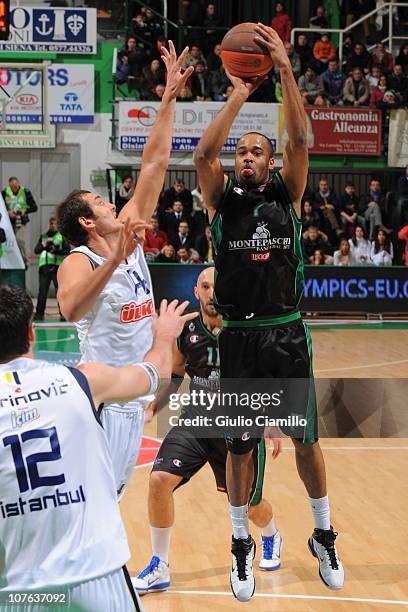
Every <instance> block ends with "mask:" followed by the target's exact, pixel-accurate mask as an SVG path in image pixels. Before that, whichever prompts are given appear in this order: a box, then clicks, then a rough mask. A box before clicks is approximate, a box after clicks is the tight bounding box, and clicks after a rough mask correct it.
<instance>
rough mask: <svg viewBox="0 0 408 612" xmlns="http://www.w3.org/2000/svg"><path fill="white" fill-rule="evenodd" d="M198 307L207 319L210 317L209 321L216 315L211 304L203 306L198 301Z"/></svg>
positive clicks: (202, 303)
mask: <svg viewBox="0 0 408 612" xmlns="http://www.w3.org/2000/svg"><path fill="white" fill-rule="evenodd" d="M200 307H201V311H202V312H204V313H205V314H206V315H207V317H211V319H213V318H215V317H216V316H217V315H218V313H217V311H216V310H215V306H214V305H213V304H205V303H204V302H202V301H201V300H200Z"/></svg>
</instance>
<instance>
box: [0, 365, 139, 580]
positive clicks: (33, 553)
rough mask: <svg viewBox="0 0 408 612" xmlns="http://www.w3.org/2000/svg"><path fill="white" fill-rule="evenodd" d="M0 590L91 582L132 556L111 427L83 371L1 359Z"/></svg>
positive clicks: (113, 569) (115, 568)
mask: <svg viewBox="0 0 408 612" xmlns="http://www.w3.org/2000/svg"><path fill="white" fill-rule="evenodd" d="M0 438H1V439H0V548H1V560H0V591H16V590H22V589H30V590H32V589H38V588H42V587H45V586H51V585H56V586H58V585H63V584H69V583H78V582H84V581H86V580H91V579H94V578H98V577H100V576H103V575H105V574H108V573H110V572H112V571H115V570H117V569H119V568H120V567H122V566H123V565H124V564H125V563H126V561H128V559H129V558H130V553H129V548H128V543H127V538H126V534H125V530H124V527H123V523H122V520H121V517H120V513H119V507H118V502H117V496H116V487H115V483H114V478H113V468H112V461H111V456H110V451H109V448H108V443H107V440H106V436H105V432H104V430H103V428H102V426H101V425H100V422H99V421H98V416H97V414H96V412H95V408H94V405H93V400H92V397H91V395H90V391H89V386H88V383H87V381H86V378H85V376H84V375H83V374H82V373H81V372H79V370H71V369H69V368H67V367H65V366H62V365H57V364H50V363H46V362H43V361H34V360H33V359H26V358H20V359H15V360H13V361H11V362H9V363H7V364H0Z"/></svg>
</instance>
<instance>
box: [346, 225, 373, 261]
mask: <svg viewBox="0 0 408 612" xmlns="http://www.w3.org/2000/svg"><path fill="white" fill-rule="evenodd" d="M349 245H350V249H351V254H352V256H353V262H354V263H355V264H357V265H368V264H371V263H372V262H371V243H370V241H369V240H367V238H366V233H365V229H364V227H362V226H361V225H356V227H355V228H354V231H353V235H352V237H351V238H350V239H349Z"/></svg>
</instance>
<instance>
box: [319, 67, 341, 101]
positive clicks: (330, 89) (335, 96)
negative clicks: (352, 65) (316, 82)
mask: <svg viewBox="0 0 408 612" xmlns="http://www.w3.org/2000/svg"><path fill="white" fill-rule="evenodd" d="M321 77H322V79H323V85H324V89H325V94H326V98H327V99H328V101H329V102H330V104H332V105H333V106H336V105H338V104H339V105H342V104H343V95H344V92H343V90H344V74H343V73H342V72H341V70H340V69H339V62H338V61H337V59H331V60H329V63H328V65H327V70H325V71H324V72H323V73H322V74H321Z"/></svg>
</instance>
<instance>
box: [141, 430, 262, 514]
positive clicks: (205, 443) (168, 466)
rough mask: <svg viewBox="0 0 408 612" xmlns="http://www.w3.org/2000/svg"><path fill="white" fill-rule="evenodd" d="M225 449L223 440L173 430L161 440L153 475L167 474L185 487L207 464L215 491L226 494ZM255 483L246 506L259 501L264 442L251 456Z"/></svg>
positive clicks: (226, 452)
mask: <svg viewBox="0 0 408 612" xmlns="http://www.w3.org/2000/svg"><path fill="white" fill-rule="evenodd" d="M227 454H228V449H227V445H226V442H225V440H224V439H222V438H195V437H194V436H192V435H191V433H189V432H188V431H186V430H184V429H182V428H178V427H173V428H172V429H171V430H170V431H169V433H168V434H167V435H166V437H165V438H164V440H163V442H162V444H161V446H160V448H159V452H158V454H157V457H156V460H155V462H154V465H153V468H152V472H168V473H169V474H174V475H175V476H180V477H181V478H182V479H183V480H182V481H181V483H180V484H179V485H178V486H177V487H176V489H178V488H179V487H181V486H182V485H184V484H186V482H188V481H189V480H190V478H192V476H194V474H197V472H198V471H199V470H201V468H202V467H203V466H204V465H205V464H206V463H209V464H210V466H211V469H212V471H213V474H214V477H215V482H216V486H217V490H218V491H221V492H223V493H226V492H227V482H226V461H227ZM252 457H253V462H254V480H253V483H252V488H251V495H250V501H249V504H250V505H251V506H256V505H257V504H259V502H260V501H261V499H262V488H263V481H264V472H265V460H266V453H265V443H264V441H263V440H259V442H258V444H257V445H255V447H254V451H253V453H252Z"/></svg>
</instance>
